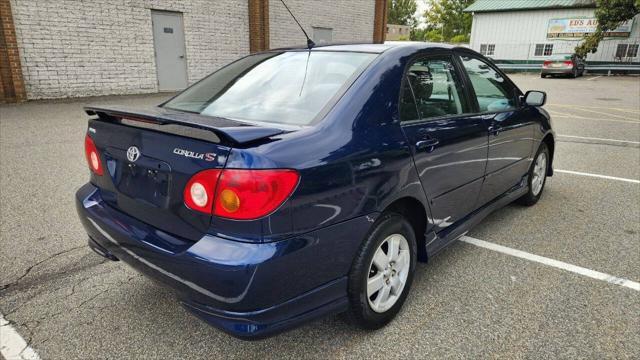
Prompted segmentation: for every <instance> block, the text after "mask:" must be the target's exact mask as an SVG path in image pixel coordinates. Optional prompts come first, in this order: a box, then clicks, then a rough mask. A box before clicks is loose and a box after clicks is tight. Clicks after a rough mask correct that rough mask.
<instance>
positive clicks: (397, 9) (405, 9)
mask: <svg viewBox="0 0 640 360" xmlns="http://www.w3.org/2000/svg"><path fill="white" fill-rule="evenodd" d="M416 9H417V5H416V0H389V1H387V22H388V23H389V24H396V25H409V26H411V27H412V28H413V27H414V26H415V24H416V19H415V17H414V15H415V13H416Z"/></svg>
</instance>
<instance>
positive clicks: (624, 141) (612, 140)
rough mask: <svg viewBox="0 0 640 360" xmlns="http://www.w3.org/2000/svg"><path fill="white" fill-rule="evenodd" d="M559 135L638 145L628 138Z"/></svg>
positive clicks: (639, 143)
mask: <svg viewBox="0 0 640 360" xmlns="http://www.w3.org/2000/svg"><path fill="white" fill-rule="evenodd" d="M558 136H560V137H566V138H573V139H585V140H601V141H611V142H619V143H627V144H636V145H640V141H630V140H617V139H605V138H596V137H585V136H575V135H560V134H558Z"/></svg>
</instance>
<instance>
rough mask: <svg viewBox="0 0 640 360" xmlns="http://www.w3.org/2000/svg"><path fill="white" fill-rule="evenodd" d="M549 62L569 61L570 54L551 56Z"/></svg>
mask: <svg viewBox="0 0 640 360" xmlns="http://www.w3.org/2000/svg"><path fill="white" fill-rule="evenodd" d="M549 59H550V60H571V54H558V55H554V56H551V57H550V58H549Z"/></svg>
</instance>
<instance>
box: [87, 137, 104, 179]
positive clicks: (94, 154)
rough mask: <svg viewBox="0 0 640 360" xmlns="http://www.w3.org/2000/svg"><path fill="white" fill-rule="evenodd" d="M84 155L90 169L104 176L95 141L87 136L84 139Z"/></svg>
mask: <svg viewBox="0 0 640 360" xmlns="http://www.w3.org/2000/svg"><path fill="white" fill-rule="evenodd" d="M84 155H85V156H86V158H87V164H88V165H89V169H91V171H93V173H94V174H96V175H99V176H102V173H103V172H102V161H100V153H99V152H98V148H97V147H96V144H95V143H94V142H93V139H92V138H91V137H90V136H89V134H87V135H86V136H85V138H84Z"/></svg>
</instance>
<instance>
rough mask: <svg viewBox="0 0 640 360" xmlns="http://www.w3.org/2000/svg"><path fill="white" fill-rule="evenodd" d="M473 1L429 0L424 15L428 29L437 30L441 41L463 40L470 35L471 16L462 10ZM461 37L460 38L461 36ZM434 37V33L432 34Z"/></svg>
mask: <svg viewBox="0 0 640 360" xmlns="http://www.w3.org/2000/svg"><path fill="white" fill-rule="evenodd" d="M474 1H475V0H429V10H427V12H426V13H425V14H424V16H425V18H426V19H427V22H428V24H429V27H430V29H438V31H439V32H440V37H441V38H442V39H443V41H451V39H452V38H454V37H455V38H456V40H460V39H463V37H462V36H464V37H465V38H466V37H469V35H470V34H471V22H472V16H471V14H470V13H466V12H463V10H464V9H465V8H466V7H468V6H469V5H471V4H472V3H473V2H474ZM461 35H462V36H461ZM434 36H435V33H434Z"/></svg>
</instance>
